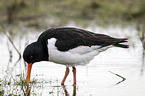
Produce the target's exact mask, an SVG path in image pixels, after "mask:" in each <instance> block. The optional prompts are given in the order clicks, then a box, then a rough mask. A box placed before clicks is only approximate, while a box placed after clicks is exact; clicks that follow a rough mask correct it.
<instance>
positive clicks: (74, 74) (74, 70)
mask: <svg viewBox="0 0 145 96" xmlns="http://www.w3.org/2000/svg"><path fill="white" fill-rule="evenodd" d="M72 68H73V70H72V71H73V78H74V85H76V83H77V82H76V68H75V67H72Z"/></svg>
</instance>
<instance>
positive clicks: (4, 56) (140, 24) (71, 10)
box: [0, 0, 145, 96]
mask: <svg viewBox="0 0 145 96" xmlns="http://www.w3.org/2000/svg"><path fill="white" fill-rule="evenodd" d="M0 26H1V27H0V51H1V52H0V54H1V55H0V96H2V95H10V96H13V95H26V87H25V86H24V84H25V78H26V64H25V63H24V61H23V58H22V54H23V50H24V48H25V47H26V45H28V44H30V43H31V42H33V41H36V40H37V37H38V36H39V35H40V34H41V32H43V31H44V30H47V29H48V28H51V27H64V26H69V27H78V28H83V29H87V30H89V31H92V32H96V33H103V34H108V35H111V36H114V37H127V38H128V39H129V43H128V44H129V45H130V48H129V49H127V50H124V49H120V48H118V49H113V48H112V49H109V50H108V51H107V52H106V53H101V54H100V55H99V56H98V57H96V58H95V60H94V61H92V62H91V63H90V64H89V65H88V66H87V67H79V68H78V69H80V70H82V71H81V72H80V77H81V76H83V77H81V78H83V80H82V79H81V78H80V79H79V78H78V82H79V83H78V85H79V86H77V89H78V90H79V91H78V90H77V92H76V93H77V94H78V96H96V95H99V96H107V95H108V94H111V92H112V90H113V91H114V90H116V89H115V88H114V87H111V88H110V87H109V88H108V86H110V85H112V84H114V82H117V81H112V80H111V79H112V78H114V79H113V80H116V79H115V78H116V77H112V74H111V73H109V72H108V70H109V71H110V70H111V71H112V70H113V71H114V72H118V73H119V74H121V75H124V76H125V78H126V80H128V82H129V83H128V82H127V83H125V84H124V85H122V86H119V87H118V86H117V88H118V89H117V90H118V91H116V93H113V94H111V95H110V96H121V95H120V94H123V92H126V94H123V95H124V96H144V95H145V92H144V90H145V87H144V86H145V80H144V79H145V78H144V54H145V0H0ZM125 52H126V53H125ZM114 60H115V61H114ZM96 62H99V63H96ZM116 63H117V65H116ZM97 64H98V65H97ZM40 65H41V64H40ZM40 65H39V64H36V66H35V67H34V70H35V69H37V68H39V69H37V70H39V71H34V72H33V73H32V76H33V77H32V79H33V80H31V81H32V83H31V84H32V85H31V87H32V93H33V94H32V95H46V94H47V95H48V94H49V95H50V96H52V95H55V96H56V95H57V96H65V92H66V91H63V90H64V87H63V88H62V87H61V86H60V85H59V83H60V82H61V77H62V76H63V74H64V70H65V67H64V66H61V65H55V64H54V65H53V64H52V65H49V64H46V65H45V64H44V65H43V66H44V67H46V68H48V69H55V70H58V72H57V73H55V70H51V71H50V72H48V69H46V71H45V72H42V70H44V69H43V68H42V69H41V68H40V67H42V66H40ZM94 68H96V69H94ZM62 70H63V71H62ZM88 70H91V72H92V73H93V74H94V73H95V74H94V75H92V74H90V72H89V73H88ZM92 70H93V71H92ZM96 70H99V71H96ZM106 70H107V71H106ZM47 73H55V75H54V77H53V76H50V74H49V76H48V75H47ZM59 73H61V74H59ZM81 74H82V75H81ZM96 74H98V75H99V74H101V75H99V76H100V78H101V79H98V78H97V80H98V83H95V82H96V79H95V80H94V81H90V80H92V79H91V78H93V77H95V76H97V75H96ZM105 74H107V77H106V78H107V81H105V80H104V77H105V76H106V75H105ZM126 74H129V75H126ZM133 74H135V75H134V78H132V75H133ZM45 75H46V76H45ZM47 76H48V77H51V79H50V78H48V77H47ZM140 77H142V79H141V78H140ZM34 78H35V79H34ZM42 78H43V79H42ZM86 78H87V79H86ZM106 78H105V79H106ZM108 78H109V79H108ZM71 79H72V77H70V78H69V79H68V83H67V84H68V85H69V86H66V87H68V88H67V89H68V91H70V90H72V86H70V84H71V83H72V81H71ZM99 80H100V81H99ZM102 80H103V81H104V82H106V83H100V82H102ZM136 80H138V83H136ZM143 80H144V81H143ZM89 81H90V82H94V83H88V82H89ZM110 81H112V82H111V83H110ZM107 82H109V83H107ZM132 83H134V84H136V85H132ZM108 84H109V85H108ZM54 85H56V86H54ZM92 85H93V86H92ZM95 85H96V86H95ZM48 86H49V87H48ZM87 86H89V87H90V88H92V87H93V88H94V89H90V91H89V92H87V93H85V92H86V90H87V89H88V87H87ZM100 86H101V89H100ZM124 86H125V87H126V86H128V87H129V88H128V90H127V89H126V90H124ZM134 86H137V87H134ZM131 88H132V89H131ZM14 89H15V90H14ZM38 89H41V91H39V92H38ZM45 89H48V90H45ZM137 89H140V90H139V91H137ZM36 90H37V91H36ZM95 90H99V91H97V92H95ZM108 90H111V91H108ZM132 90H134V92H135V91H136V93H131V91H132ZM70 93H72V94H73V92H70ZM101 93H102V94H101ZM100 94H101V95H100ZM136 94H138V95H136Z"/></svg>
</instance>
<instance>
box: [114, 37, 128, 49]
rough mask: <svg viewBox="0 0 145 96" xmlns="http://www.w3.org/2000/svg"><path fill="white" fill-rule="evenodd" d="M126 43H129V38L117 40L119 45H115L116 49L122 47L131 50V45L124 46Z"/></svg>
mask: <svg viewBox="0 0 145 96" xmlns="http://www.w3.org/2000/svg"><path fill="white" fill-rule="evenodd" d="M124 42H128V39H127V38H121V39H118V40H117V43H115V44H114V46H116V47H121V48H129V45H126V44H122V43H124Z"/></svg>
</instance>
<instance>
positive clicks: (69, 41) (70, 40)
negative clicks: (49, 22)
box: [38, 27, 128, 51]
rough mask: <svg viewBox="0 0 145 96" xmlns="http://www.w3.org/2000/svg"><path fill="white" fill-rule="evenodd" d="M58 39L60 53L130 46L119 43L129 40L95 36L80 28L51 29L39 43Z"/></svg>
mask: <svg viewBox="0 0 145 96" xmlns="http://www.w3.org/2000/svg"><path fill="white" fill-rule="evenodd" d="M50 38H56V39H57V41H56V44H55V46H56V47H57V48H58V50H60V51H68V50H70V49H72V48H75V47H78V46H90V47H91V46H94V45H98V46H101V47H105V46H109V45H114V46H116V47H123V48H127V47H128V45H121V44H119V43H122V42H126V40H127V39H117V38H113V37H110V36H108V35H103V34H95V33H92V32H90V31H86V30H83V29H78V28H69V27H65V28H51V29H48V30H46V31H45V32H43V33H42V34H41V35H40V36H39V38H38V41H39V42H42V43H43V44H45V43H46V42H47V40H48V39H50Z"/></svg>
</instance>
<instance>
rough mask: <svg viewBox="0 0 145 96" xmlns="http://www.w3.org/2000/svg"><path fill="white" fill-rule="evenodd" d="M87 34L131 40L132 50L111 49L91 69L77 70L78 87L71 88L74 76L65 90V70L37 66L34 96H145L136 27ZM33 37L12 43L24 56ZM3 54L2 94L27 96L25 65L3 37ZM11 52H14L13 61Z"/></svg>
mask: <svg viewBox="0 0 145 96" xmlns="http://www.w3.org/2000/svg"><path fill="white" fill-rule="evenodd" d="M88 30H90V31H94V32H97V33H104V34H109V35H111V36H115V37H128V38H129V43H128V44H129V45H130V48H129V49H122V48H110V49H108V50H107V51H105V52H102V53H100V54H99V55H98V56H96V57H95V58H94V59H93V60H92V61H91V62H90V63H89V64H88V65H86V66H77V67H76V68H77V86H72V84H73V74H72V72H70V74H69V76H68V78H67V80H66V83H65V86H61V84H60V83H61V80H62V78H63V76H64V73H65V66H63V65H59V64H55V63H52V62H38V63H35V64H34V65H33V68H32V74H31V82H32V83H31V84H30V87H31V88H30V94H31V96H41V95H43V96H145V75H144V73H145V72H144V68H143V65H142V44H141V42H140V40H139V39H138V36H137V31H136V29H135V28H134V26H128V27H126V28H121V27H120V26H110V27H108V28H106V29H104V28H101V27H95V28H92V27H89V28H88ZM31 36H32V33H31V32H29V33H27V34H25V35H24V36H23V37H22V38H20V37H19V35H18V36H15V39H14V40H13V42H14V44H15V45H16V47H17V48H18V49H19V50H20V51H21V53H22V52H23V50H24V46H25V44H26V43H27V41H29V43H31V42H32V41H35V40H36V39H37V37H38V36H39V32H37V33H35V34H34V33H33V36H32V37H31ZM29 37H31V38H29ZM0 50H1V52H0V53H1V55H0V84H1V85H0V87H1V88H0V91H1V93H0V94H2V93H4V95H10V94H13V95H24V93H25V85H24V83H23V82H22V81H25V78H26V67H25V65H24V61H23V59H21V60H20V61H18V62H17V60H18V58H19V57H18V54H17V52H16V51H15V50H14V48H13V46H12V45H11V43H10V42H9V41H8V39H7V37H6V36H5V35H2V34H1V36H0ZM8 50H11V51H12V58H11V59H12V60H11V61H10V53H9V51H8ZM16 62H17V63H16ZM112 72H113V73H114V74H113V73H112ZM22 73H23V74H24V75H22ZM115 74H118V75H119V76H117V75H115ZM120 76H122V78H121V77H120ZM123 78H124V80H123ZM2 90H3V91H4V92H2Z"/></svg>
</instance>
